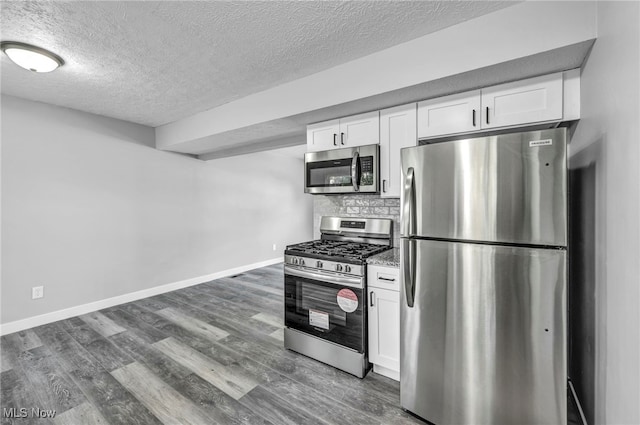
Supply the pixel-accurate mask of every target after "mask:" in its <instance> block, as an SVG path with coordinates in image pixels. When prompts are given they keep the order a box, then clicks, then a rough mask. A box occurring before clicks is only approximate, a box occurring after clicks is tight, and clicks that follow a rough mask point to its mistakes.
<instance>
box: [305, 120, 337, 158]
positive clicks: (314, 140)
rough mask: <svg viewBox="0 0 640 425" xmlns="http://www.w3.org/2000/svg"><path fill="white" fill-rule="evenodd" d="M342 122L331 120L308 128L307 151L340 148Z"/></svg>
mask: <svg viewBox="0 0 640 425" xmlns="http://www.w3.org/2000/svg"><path fill="white" fill-rule="evenodd" d="M338 133H340V120H331V121H325V122H320V123H318V124H312V125H309V126H307V151H308V152H317V151H325V150H327V149H333V148H337V147H338Z"/></svg>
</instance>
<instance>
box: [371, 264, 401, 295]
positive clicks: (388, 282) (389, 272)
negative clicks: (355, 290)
mask: <svg viewBox="0 0 640 425" xmlns="http://www.w3.org/2000/svg"><path fill="white" fill-rule="evenodd" d="M367 285H368V286H370V287H372V288H382V289H390V290H392V291H399V290H400V270H398V269H397V268H395V267H385V266H369V269H368V273H367Z"/></svg>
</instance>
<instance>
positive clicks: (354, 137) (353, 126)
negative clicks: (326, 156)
mask: <svg viewBox="0 0 640 425" xmlns="http://www.w3.org/2000/svg"><path fill="white" fill-rule="evenodd" d="M378 143H380V112H379V111H375V112H367V113H366V114H360V115H354V116H351V117H346V118H342V119H340V133H339V134H338V144H339V145H340V147H345V148H346V147H350V148H352V147H354V146H364V145H377V144H378Z"/></svg>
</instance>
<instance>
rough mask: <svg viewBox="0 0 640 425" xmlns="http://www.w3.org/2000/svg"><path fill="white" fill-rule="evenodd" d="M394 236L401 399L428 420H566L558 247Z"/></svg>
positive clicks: (472, 423)
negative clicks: (398, 258)
mask: <svg viewBox="0 0 640 425" xmlns="http://www.w3.org/2000/svg"><path fill="white" fill-rule="evenodd" d="M401 242H402V244H401V264H402V267H403V268H404V270H401V272H402V273H401V282H402V285H401V307H400V327H401V330H400V388H401V389H400V400H401V404H402V407H404V408H405V409H407V410H409V411H411V412H413V413H415V414H417V415H418V416H421V417H423V418H424V419H426V420H428V421H429V422H431V423H433V424H436V425H453V424H455V425H481V424H487V425H500V424H505V425H512V424H519V425H525V424H532V425H533V424H535V425H542V424H549V425H551V424H553V425H558V424H565V423H566V411H567V410H566V409H567V407H566V399H567V398H566V379H567V366H566V342H565V341H566V338H565V336H566V313H565V311H566V309H565V303H566V261H565V260H566V258H565V256H566V253H565V251H564V250H558V249H532V248H522V247H505V246H495V245H480V244H470V243H458V242H443V241H433V240H416V239H403V240H402V241H401ZM411 254H413V255H411ZM412 256H413V258H414V263H413V264H410V262H411V261H410V258H411V257H412ZM405 266H406V267H405ZM407 279H409V280H413V282H414V283H415V284H412V282H407ZM408 288H409V290H413V292H414V299H413V307H409V304H408V303H407V298H408V297H407V295H410V294H408V291H407V289H408ZM411 288H413V289H411ZM409 298H411V297H410V296H409Z"/></svg>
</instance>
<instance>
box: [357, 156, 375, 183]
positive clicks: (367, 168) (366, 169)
mask: <svg viewBox="0 0 640 425" xmlns="http://www.w3.org/2000/svg"><path fill="white" fill-rule="evenodd" d="M360 171H361V173H362V174H361V175H360V185H361V186H369V185H372V184H373V157H372V156H364V157H361V158H360Z"/></svg>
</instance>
